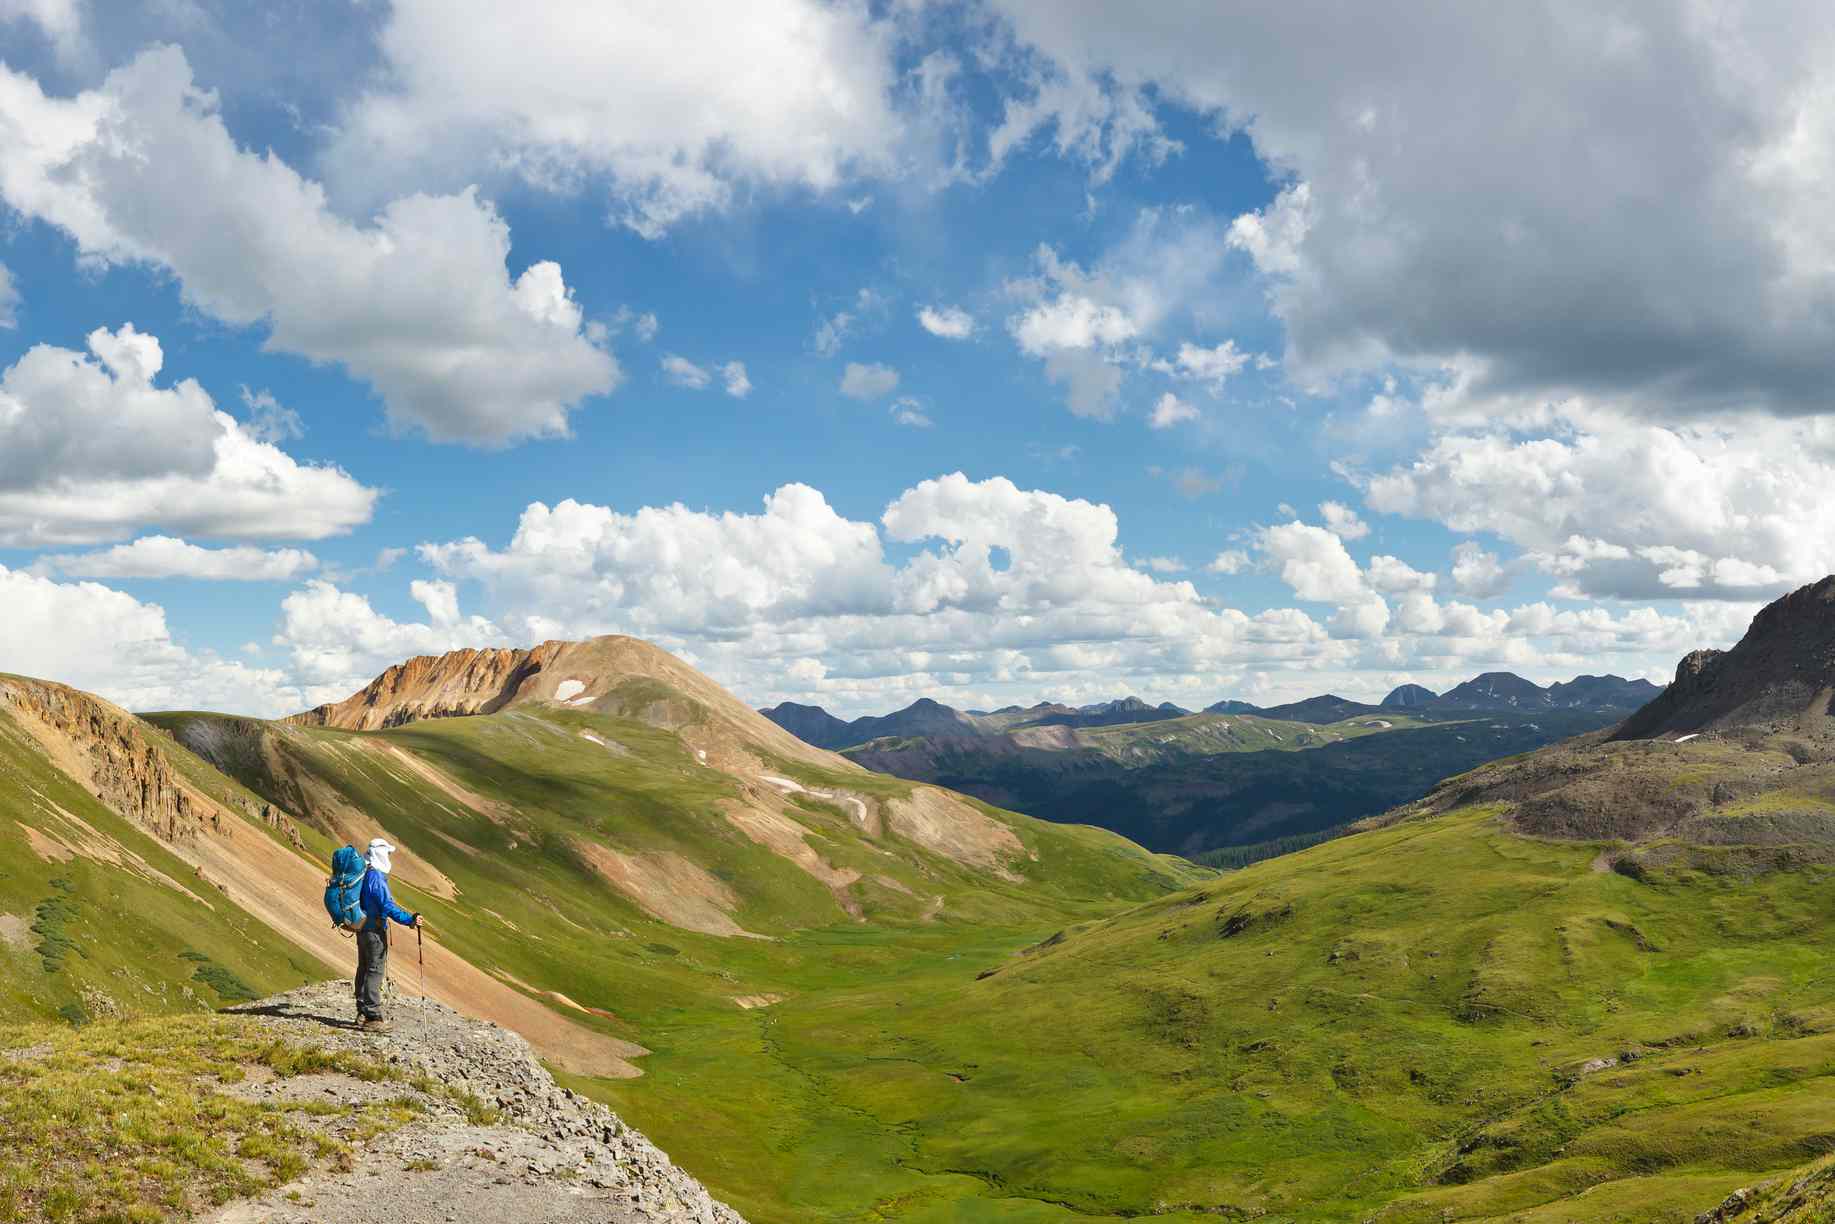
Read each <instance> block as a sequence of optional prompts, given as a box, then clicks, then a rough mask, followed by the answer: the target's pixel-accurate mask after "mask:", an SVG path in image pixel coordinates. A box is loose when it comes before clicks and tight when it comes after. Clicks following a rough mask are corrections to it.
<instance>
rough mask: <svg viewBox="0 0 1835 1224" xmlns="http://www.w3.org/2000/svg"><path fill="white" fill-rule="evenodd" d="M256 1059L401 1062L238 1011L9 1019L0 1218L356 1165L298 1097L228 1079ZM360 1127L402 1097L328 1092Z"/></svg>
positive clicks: (326, 1107)
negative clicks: (291, 1036)
mask: <svg viewBox="0 0 1835 1224" xmlns="http://www.w3.org/2000/svg"><path fill="white" fill-rule="evenodd" d="M252 1068H261V1069H263V1070H264V1071H266V1072H268V1073H271V1074H273V1075H276V1076H280V1077H283V1078H284V1077H288V1076H293V1075H300V1074H304V1073H306V1072H310V1071H332V1072H338V1073H341V1074H344V1075H349V1076H353V1077H356V1078H361V1079H366V1080H379V1079H387V1078H389V1077H390V1076H391V1075H393V1074H394V1073H393V1072H392V1071H391V1070H390V1069H388V1068H386V1067H383V1066H380V1065H377V1064H373V1063H370V1062H367V1061H364V1060H361V1059H358V1058H356V1057H354V1056H351V1055H345V1054H330V1053H325V1052H322V1051H317V1050H307V1049H300V1048H297V1047H291V1046H287V1045H285V1044H283V1043H280V1042H276V1041H274V1040H273V1039H272V1038H271V1037H270V1036H268V1035H267V1034H265V1033H264V1032H263V1030H262V1029H261V1028H260V1027H259V1026H258V1025H257V1024H255V1023H253V1022H251V1021H248V1020H244V1019H240V1018H235V1017H228V1016H211V1017H207V1018H203V1019H184V1020H174V1019H169V1018H159V1019H139V1020H133V1021H115V1022H103V1023H96V1024H91V1025H89V1026H87V1027H85V1028H82V1029H70V1028H67V1027H63V1026H58V1025H34V1026H22V1027H12V1028H0V1220H6V1221H12V1220H18V1221H26V1220H34V1221H37V1220H46V1221H97V1222H100V1221H153V1220H165V1219H171V1218H185V1217H189V1216H190V1215H192V1214H193V1213H195V1212H197V1211H198V1210H200V1209H203V1208H208V1207H210V1206H212V1205H215V1204H220V1203H224V1202H227V1201H228V1200H230V1199H232V1198H237V1197H243V1196H247V1195H252V1194H257V1193H260V1192H261V1191H263V1190H266V1189H268V1188H270V1187H273V1186H276V1185H279V1184H282V1183H284V1182H287V1181H290V1180H292V1179H294V1178H296V1177H298V1176H300V1175H301V1174H302V1173H304V1172H305V1171H306V1170H307V1169H308V1168H309V1167H312V1166H313V1165H315V1164H331V1165H334V1166H338V1165H343V1166H345V1167H347V1166H348V1160H349V1155H350V1153H349V1150H348V1148H346V1146H345V1145H344V1144H343V1143H341V1142H339V1141H337V1140H334V1139H331V1138H330V1137H328V1136H327V1135H326V1133H325V1131H324V1128H323V1126H322V1125H319V1124H309V1123H304V1122H301V1121H299V1120H296V1119H293V1118H289V1117H288V1116H287V1114H288V1112H289V1111H298V1110H299V1109H301V1108H302V1107H301V1106H299V1105H298V1104H297V1103H294V1104H285V1103H274V1102H255V1101H249V1100H244V1099H242V1098H241V1097H238V1096H235V1095H232V1094H230V1093H228V1092H226V1091H224V1088H225V1086H227V1085H229V1084H233V1083H235V1082H237V1081H239V1080H241V1079H243V1078H244V1077H245V1076H246V1075H247V1074H248V1072H249V1070H250V1069H252ZM315 1108H316V1112H317V1114H318V1115H319V1117H318V1119H317V1122H320V1123H322V1122H323V1120H324V1119H325V1117H326V1116H327V1115H329V1114H334V1113H335V1114H341V1115H347V1116H349V1117H350V1118H352V1119H354V1120H355V1124H356V1131H355V1133H358V1134H362V1133H364V1131H365V1130H371V1131H374V1130H379V1129H381V1128H383V1127H387V1126H393V1125H399V1124H400V1123H401V1122H402V1121H404V1120H406V1118H407V1117H409V1116H412V1114H411V1113H404V1110H406V1109H408V1108H409V1107H408V1106H405V1105H403V1104H402V1103H401V1102H394V1103H390V1104H384V1105H357V1104H340V1103H337V1102H327V1103H323V1104H320V1105H317V1106H316V1107H315Z"/></svg>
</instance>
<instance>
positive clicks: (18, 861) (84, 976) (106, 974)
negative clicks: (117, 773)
mask: <svg viewBox="0 0 1835 1224" xmlns="http://www.w3.org/2000/svg"><path fill="white" fill-rule="evenodd" d="M188 755H189V754H184V753H182V752H178V751H177V750H174V756H175V758H183V757H187V756H188ZM188 764H189V765H190V767H192V768H195V769H198V770H200V771H208V767H206V766H204V765H203V763H202V762H198V761H196V760H195V758H192V759H191V760H190V761H189V762H188ZM212 785H213V786H216V787H218V788H223V789H230V788H233V783H231V782H230V781H229V780H228V779H227V778H223V777H222V776H221V775H217V777H216V778H215V780H214V782H213V783H212ZM60 811H61V812H67V813H69V814H70V815H71V816H73V817H75V818H77V819H78V820H80V821H81V822H83V823H84V824H86V825H88V826H89V828H90V829H92V830H94V832H95V833H96V834H97V835H99V836H102V837H106V838H110V839H113V841H114V843H116V844H117V845H119V846H120V847H121V848H122V849H124V850H125V851H127V852H129V853H131V854H133V855H136V856H138V857H139V859H140V860H141V861H143V862H144V863H145V864H146V865H147V866H148V867H149V868H151V869H152V870H154V871H157V872H158V873H160V875H161V876H163V877H164V879H165V881H167V882H164V883H162V882H158V881H156V880H154V879H150V878H148V877H147V876H146V875H144V874H140V873H138V872H136V871H133V870H128V869H125V868H124V867H122V866H118V865H115V864H112V863H109V862H105V861H102V860H101V859H98V858H94V857H83V856H74V857H65V858H63V859H61V861H60V860H57V859H49V860H48V859H47V858H45V857H43V856H42V855H41V853H40V850H41V849H42V847H43V846H44V845H45V844H46V843H44V842H42V841H39V842H34V841H33V840H32V837H31V836H29V835H28V833H27V829H28V828H31V829H35V830H42V829H45V828H51V829H53V830H55V829H59V828H62V829H64V830H65V831H66V834H68V832H69V829H70V827H71V826H69V825H68V823H67V822H66V821H65V820H64V818H63V817H62V816H60V815H59V814H58V813H59V812H60ZM0 922H4V923H5V924H6V926H5V927H4V928H0V934H5V933H6V932H9V931H10V932H14V933H15V934H13V935H12V936H11V937H8V938H0V1023H7V1022H18V1021H28V1020H36V1019H45V1018H49V1017H53V1016H61V1017H63V1018H64V1019H66V1020H69V1021H73V1022H80V1021H82V1020H86V1019H92V1018H103V1017H107V1016H110V1015H115V1014H136V1013H148V1012H173V1011H190V1012H197V1011H207V1010H210V1009H212V1008H215V1007H216V1006H218V1005H219V1004H220V1003H221V1002H224V1001H227V1000H228V999H229V998H231V997H240V992H243V991H246V992H248V993H249V994H250V995H251V996H260V995H266V994H271V993H274V992H277V991H280V990H285V989H288V988H290V987H293V986H297V985H300V984H301V983H303V982H307V981H315V980H319V979H322V978H325V977H328V976H331V975H332V973H333V972H334V971H333V970H332V969H331V968H330V967H328V966H325V965H323V964H321V963H320V962H319V961H318V960H317V959H316V958H315V957H313V956H311V955H309V954H307V953H305V952H302V951H300V950H299V949H298V948H297V947H295V946H294V945H293V944H291V943H290V942H288V941H287V940H286V939H284V938H282V937H281V936H280V935H278V934H276V933H275V932H274V931H272V930H270V929H269V928H268V927H267V926H265V925H264V924H263V923H261V922H260V921H258V920H256V919H255V918H253V917H252V916H250V915H248V914H247V913H244V912H243V911H242V910H240V909H239V908H237V907H236V906H235V905H234V904H233V903H232V902H230V901H229V899H228V898H227V897H225V896H223V895H222V893H220V892H219V891H218V890H216V889H215V888H211V887H209V886H207V885H205V884H202V883H201V882H199V881H198V880H197V879H196V877H195V876H194V874H193V871H192V869H191V867H190V866H189V865H187V864H186V863H185V862H184V861H183V860H181V859H179V858H178V857H177V856H176V855H174V854H172V853H171V852H170V851H168V850H167V849H166V848H165V847H164V846H162V845H161V844H160V843H159V842H158V841H156V840H154V839H153V838H152V837H150V836H149V835H148V834H147V833H146V832H145V831H143V830H142V829H141V828H140V827H139V826H137V825H135V824H134V823H133V822H131V821H128V820H125V819H123V818H122V817H120V816H118V815H117V814H115V813H114V812H113V811H111V810H110V809H109V808H108V807H106V806H105V805H104V804H102V803H101V802H99V801H98V800H97V799H96V797H95V796H94V795H93V794H91V793H90V792H89V791H88V790H86V789H85V788H84V787H82V786H81V785H79V784H77V783H76V782H75V781H73V780H72V779H71V778H69V777H67V776H66V775H65V774H63V773H62V772H60V771H59V770H58V769H57V768H56V767H55V766H54V765H53V764H52V763H51V762H50V761H49V760H48V759H46V758H45V756H44V755H43V754H42V752H40V751H39V749H38V747H37V745H36V744H35V743H34V742H33V741H31V740H30V738H29V737H28V736H26V735H25V733H24V732H23V730H22V729H21V728H19V727H18V726H17V725H16V724H15V723H14V722H13V721H12V719H11V718H10V717H9V716H8V715H7V714H6V713H5V712H4V711H3V710H0ZM186 950H191V951H194V952H196V953H197V954H198V955H200V956H202V957H204V958H205V962H197V961H194V960H188V959H183V958H181V956H180V953H181V952H184V951H186ZM206 962H207V963H208V965H210V966H212V967H213V968H212V969H211V970H210V971H209V976H201V975H200V968H201V967H202V965H203V964H204V963H206ZM232 983H233V984H232ZM219 986H226V987H229V988H230V989H231V991H232V994H231V995H224V994H222V993H220V992H219V990H218V989H217V988H218V987H219Z"/></svg>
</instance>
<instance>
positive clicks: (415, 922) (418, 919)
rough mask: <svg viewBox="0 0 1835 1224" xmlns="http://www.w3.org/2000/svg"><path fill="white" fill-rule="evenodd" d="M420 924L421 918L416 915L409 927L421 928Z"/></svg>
mask: <svg viewBox="0 0 1835 1224" xmlns="http://www.w3.org/2000/svg"><path fill="white" fill-rule="evenodd" d="M420 924H421V916H420V915H419V914H416V915H414V921H413V922H411V923H409V924H408V925H409V926H419V925H420Z"/></svg>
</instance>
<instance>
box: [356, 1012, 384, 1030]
mask: <svg viewBox="0 0 1835 1224" xmlns="http://www.w3.org/2000/svg"><path fill="white" fill-rule="evenodd" d="M357 1027H358V1028H360V1029H362V1030H363V1031H364V1032H366V1033H386V1032H388V1031H389V1022H388V1021H387V1020H384V1019H383V1018H382V1017H381V1016H365V1017H364V1018H363V1022H362V1023H361V1024H359V1025H358V1026H357Z"/></svg>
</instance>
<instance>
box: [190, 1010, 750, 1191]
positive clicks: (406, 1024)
mask: <svg viewBox="0 0 1835 1224" xmlns="http://www.w3.org/2000/svg"><path fill="white" fill-rule="evenodd" d="M390 1006H391V1018H392V1020H393V1021H394V1028H393V1029H392V1030H390V1031H387V1032H382V1033H372V1032H361V1031H358V1030H357V1029H355V1028H352V1027H350V1024H349V1021H348V1020H347V1019H346V1017H348V1016H349V1015H350V1012H351V1001H350V985H349V983H347V982H328V983H324V984H321V985H317V986H304V987H301V988H300V989H298V990H293V991H289V992H288V993H286V994H284V995H278V996H276V997H275V998H272V999H268V1000H266V1001H264V1002H261V1003H255V1004H250V1005H248V1006H246V1007H240V1008H234V1009H231V1010H233V1011H235V1012H238V1013H241V1014H244V1015H248V1016H252V1017H255V1019H256V1023H258V1024H260V1025H262V1026H263V1027H264V1028H267V1029H270V1030H272V1032H273V1033H274V1035H275V1036H276V1037H278V1038H281V1039H282V1040H284V1041H286V1042H287V1043H288V1044H289V1045H296V1046H316V1047H319V1048H322V1049H332V1050H339V1051H347V1052H350V1053H355V1054H358V1055H361V1056H363V1057H365V1058H367V1059H370V1060H373V1061H376V1062H380V1063H383V1064H384V1065H386V1066H389V1067H391V1068H393V1069H395V1070H396V1071H397V1072H398V1073H399V1075H400V1077H401V1078H397V1079H391V1080H385V1081H383V1082H381V1083H378V1084H375V1085H367V1086H366V1085H365V1084H364V1083H363V1082H361V1081H357V1080H350V1079H344V1080H343V1081H342V1082H330V1081H331V1080H333V1079H334V1077H331V1076H312V1077H302V1079H310V1080H311V1083H310V1084H304V1085H296V1084H294V1083H293V1082H292V1081H289V1080H286V1079H280V1080H272V1079H270V1080H265V1081H257V1082H255V1083H253V1084H250V1085H246V1086H244V1087H242V1088H241V1093H242V1095H245V1096H252V1097H255V1098H257V1099H261V1100H264V1101H267V1102H269V1103H270V1104H276V1105H280V1106H283V1107H284V1106H285V1105H286V1104H287V1103H289V1102H290V1101H292V1100H295V1099H298V1096H299V1094H300V1091H301V1089H302V1088H310V1089H314V1090H316V1091H317V1092H318V1094H319V1095H320V1096H321V1097H323V1096H325V1095H326V1094H331V1095H346V1096H348V1095H360V1094H362V1093H364V1092H365V1090H366V1088H368V1090H370V1091H371V1092H372V1093H373V1094H374V1095H376V1096H377V1097H378V1098H382V1099H389V1098H399V1097H401V1096H403V1095H407V1096H409V1097H410V1098H411V1099H413V1100H415V1102H416V1104H417V1107H418V1108H417V1110H416V1112H417V1114H418V1118H417V1120H416V1121H414V1122H411V1123H409V1124H407V1125H405V1126H402V1127H399V1128H396V1129H393V1130H390V1131H387V1132H385V1133H383V1134H381V1135H376V1136H373V1137H372V1138H371V1139H370V1140H368V1141H367V1142H366V1143H365V1144H364V1146H363V1147H362V1148H361V1150H360V1151H358V1152H357V1153H356V1155H355V1159H354V1160H353V1162H352V1167H351V1168H349V1169H344V1170H331V1169H328V1170H321V1171H318V1172H313V1173H309V1174H307V1175H306V1176H305V1177H303V1178H301V1179H300V1180H298V1181H296V1182H293V1183H291V1184H289V1185H286V1186H282V1187H280V1188H279V1189H278V1190H276V1191H274V1192H273V1193H272V1194H270V1195H268V1196H266V1197H265V1198H264V1199H262V1200H259V1201H256V1202H245V1203H234V1204H231V1205H229V1206H228V1207H226V1208H224V1209H223V1210H222V1211H221V1212H220V1213H218V1214H217V1215H216V1216H214V1217H212V1221H213V1224H249V1222H253V1221H257V1220H259V1221H262V1222H263V1224H281V1222H283V1221H287V1222H297V1224H305V1222H307V1221H320V1220H352V1221H358V1220H390V1221H394V1220H452V1219H467V1220H504V1221H509V1220H544V1221H552V1222H554V1224H587V1222H588V1221H591V1222H593V1224H634V1222H638V1221H643V1222H647V1224H744V1220H743V1219H742V1218H741V1217H740V1215H739V1213H738V1212H736V1211H734V1210H733V1209H732V1208H730V1207H728V1206H726V1205H725V1204H724V1203H721V1202H719V1201H717V1200H715V1199H714V1198H713V1197H712V1196H711V1195H709V1194H708V1192H707V1188H706V1187H705V1186H703V1185H701V1183H700V1182H698V1181H696V1180H695V1179H694V1178H693V1177H691V1176H689V1175H688V1174H687V1173H685V1172H683V1171H682V1170H681V1169H679V1168H677V1167H676V1165H675V1164H674V1162H672V1161H671V1160H670V1159H669V1157H668V1156H667V1155H666V1154H665V1153H664V1152H662V1151H661V1150H660V1149H658V1148H657V1147H656V1145H655V1144H653V1143H651V1142H650V1141H649V1140H648V1139H647V1138H645V1137H644V1136H643V1135H641V1134H639V1133H638V1132H637V1131H634V1130H632V1129H631V1128H630V1127H628V1126H626V1125H625V1124H624V1122H623V1121H622V1120H621V1119H620V1118H619V1117H618V1115H617V1114H615V1113H613V1112H612V1111H611V1110H609V1109H607V1108H606V1107H605V1106H603V1105H600V1104H598V1103H596V1102H594V1101H590V1100H588V1099H586V1098H585V1097H583V1096H580V1095H579V1094H577V1093H575V1092H572V1091H570V1090H568V1089H565V1088H561V1087H560V1086H558V1085H557V1084H556V1083H555V1082H554V1077H553V1076H551V1075H549V1074H548V1072H547V1071H546V1070H544V1069H543V1067H542V1065H541V1064H540V1063H539V1062H537V1061H536V1059H535V1054H534V1051H533V1050H531V1049H530V1047H529V1043H528V1042H526V1041H524V1040H523V1039H522V1038H521V1037H519V1036H517V1035H516V1034H515V1033H513V1032H511V1031H509V1030H508V1029H504V1028H499V1027H498V1026H496V1025H494V1024H489V1023H487V1022H484V1021H480V1020H473V1019H470V1018H468V1017H466V1016H463V1015H460V1014H459V1013H458V1012H455V1011H453V1010H452V1009H451V1008H449V1007H446V1006H444V1005H443V1004H440V1003H435V1002H430V1001H426V1000H422V999H414V998H402V999H397V1000H395V1001H393V1002H392V1003H391V1005H390ZM404 1081H406V1082H404ZM434 1085H437V1086H438V1087H437V1089H434V1088H433V1087H432V1086H434ZM459 1102H463V1103H464V1105H465V1106H466V1107H465V1108H459V1107H458V1105H457V1103H459Z"/></svg>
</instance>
